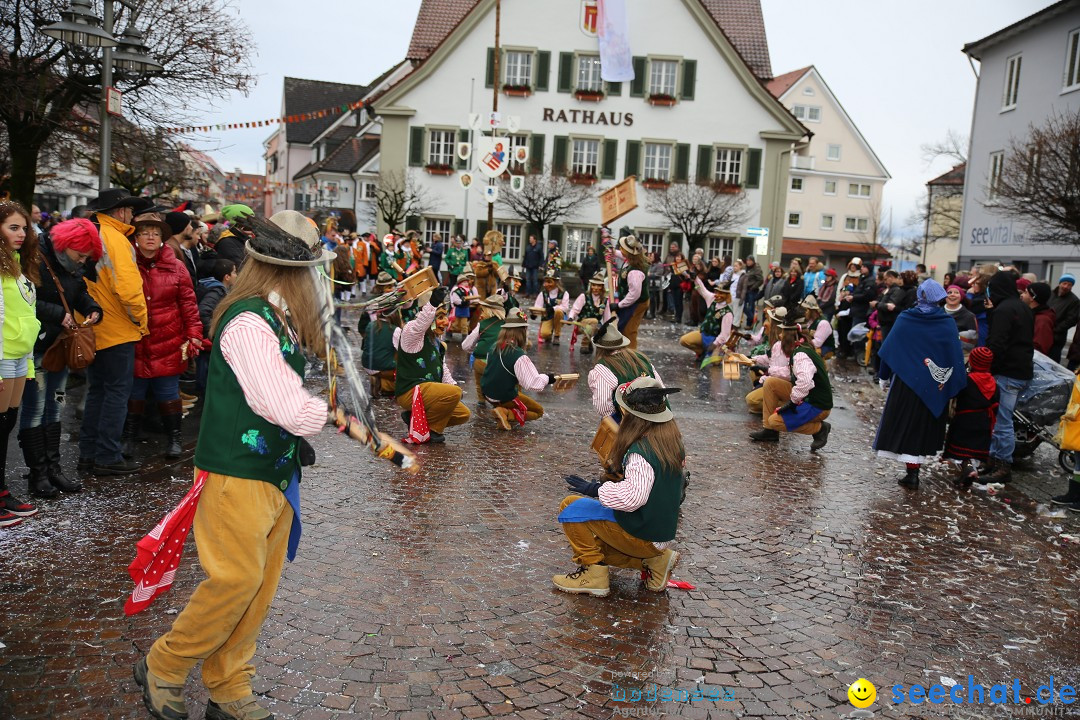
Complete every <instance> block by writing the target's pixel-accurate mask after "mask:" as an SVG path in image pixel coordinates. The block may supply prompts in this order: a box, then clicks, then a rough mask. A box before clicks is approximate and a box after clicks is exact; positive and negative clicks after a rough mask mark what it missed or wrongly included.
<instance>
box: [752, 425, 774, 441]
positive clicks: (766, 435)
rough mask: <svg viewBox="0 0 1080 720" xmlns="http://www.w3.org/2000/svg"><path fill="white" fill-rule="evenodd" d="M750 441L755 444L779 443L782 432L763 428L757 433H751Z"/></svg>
mask: <svg viewBox="0 0 1080 720" xmlns="http://www.w3.org/2000/svg"><path fill="white" fill-rule="evenodd" d="M750 439H751V440H753V441H754V442H779V441H780V432H779V431H777V430H770V429H768V428H762V429H761V430H758V431H757V432H752V433H750Z"/></svg>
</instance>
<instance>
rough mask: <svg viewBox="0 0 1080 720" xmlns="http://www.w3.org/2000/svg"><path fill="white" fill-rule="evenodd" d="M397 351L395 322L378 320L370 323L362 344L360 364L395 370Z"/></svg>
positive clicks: (365, 315)
mask: <svg viewBox="0 0 1080 720" xmlns="http://www.w3.org/2000/svg"><path fill="white" fill-rule="evenodd" d="M364 317H367V313H364ZM395 353H396V351H395V350H394V324H393V323H388V322H383V321H382V320H376V321H375V322H373V323H371V324H370V325H368V327H367V331H366V332H365V333H364V342H363V344H362V345H361V346H360V364H361V365H363V366H364V367H365V368H366V369H368V370H393V369H394V355H395Z"/></svg>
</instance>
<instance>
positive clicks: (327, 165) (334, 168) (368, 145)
mask: <svg viewBox="0 0 1080 720" xmlns="http://www.w3.org/2000/svg"><path fill="white" fill-rule="evenodd" d="M354 130H355V128H354ZM378 151H379V136H378V135H364V136H363V137H354V138H350V139H348V140H346V141H345V142H344V143H342V145H341V146H340V147H339V148H337V149H336V150H334V152H332V153H330V154H329V155H327V156H326V157H324V158H323V159H322V160H320V161H319V162H315V163H308V164H307V165H306V166H304V168H303V169H302V170H301V171H300V172H298V173H296V175H295V176H294V177H297V178H301V177H305V176H307V175H314V174H315V173H317V172H320V171H321V172H336V173H352V172H354V171H356V170H357V169H359V168H360V166H362V165H363V164H364V163H366V162H367V161H368V160H370V159H371V157H372V156H373V155H374V154H375V153H377V152H378Z"/></svg>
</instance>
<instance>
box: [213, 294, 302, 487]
mask: <svg viewBox="0 0 1080 720" xmlns="http://www.w3.org/2000/svg"><path fill="white" fill-rule="evenodd" d="M242 312H252V313H255V314H256V315H258V316H259V317H261V318H262V319H263V320H265V321H266V323H267V324H268V325H269V326H270V329H271V330H273V331H274V334H275V335H277V338H278V345H279V347H280V349H281V355H282V357H283V358H285V362H286V363H288V364H289V367H291V368H292V369H293V371H294V372H296V374H297V375H299V376H300V377H301V378H303V377H304V354H303V353H302V352H301V351H300V348H299V346H298V345H297V344H296V343H295V342H294V341H293V339H292V338H291V337H290V336H289V331H288V328H287V327H286V326H284V325H282V324H281V322H280V321H279V320H278V318H277V316H276V315H275V314H274V311H273V309H272V308H271V307H270V304H269V303H268V302H266V301H265V300H263V299H262V298H260V297H254V298H248V299H246V300H241V301H239V302H237V303H235V304H234V305H233V306H232V307H230V308H229V309H228V310H227V311H226V312H225V314H224V315H223V316H222V317H221V321H220V324H219V327H222V328H224V327H226V326H227V325H228V324H229V322H230V321H232V319H233V318H234V317H236V316H237V315H239V314H240V313H242ZM206 390H207V392H206V400H205V401H204V402H205V403H206V405H205V407H204V408H203V413H202V420H201V421H200V423H199V441H198V444H197V445H196V446H195V467H197V468H199V469H200V470H207V471H209V472H212V473H219V474H221V475H231V476H233V477H241V478H248V479H250V480H262V481H264V482H268V483H270V484H271V485H273V486H275V487H277V488H278V489H280V490H281V491H282V492H284V491H285V489H286V488H288V487H289V481H290V480H292V477H293V475H296V477H297V478H298V479H299V477H300V461H299V458H298V457H297V446H298V445H299V442H300V440H299V438H298V437H297V436H296V435H293V434H291V433H289V432H287V431H286V430H284V429H282V428H281V427H279V426H277V425H274V424H272V423H271V422H269V421H268V420H266V419H264V418H262V417H260V416H259V415H256V414H255V412H254V411H252V409H251V408H250V407H249V406H248V404H247V401H246V400H245V399H244V391H243V390H242V389H241V388H240V382H239V381H238V380H237V379H236V375H235V374H234V373H233V371H232V368H231V367H229V364H228V363H227V362H225V357H224V356H223V355H222V354H221V343H220V340H219V338H215V339H214V346H213V348H212V349H211V350H210V370H209V374H208V376H207V384H206Z"/></svg>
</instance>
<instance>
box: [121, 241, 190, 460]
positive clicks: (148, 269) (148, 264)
mask: <svg viewBox="0 0 1080 720" xmlns="http://www.w3.org/2000/svg"><path fill="white" fill-rule="evenodd" d="M171 234H172V233H171V230H170V228H169V226H168V225H166V224H165V223H163V222H159V221H156V220H147V221H143V222H138V223H135V233H134V238H135V255H136V261H137V263H138V266H139V272H140V273H141V274H142V283H143V294H144V295H145V296H146V310H147V314H148V315H149V323H148V324H149V330H150V332H149V334H147V335H146V336H145V337H143V339H142V340H140V341H139V344H138V345H136V346H135V382H134V384H133V385H132V388H131V397H130V398H128V414H127V421H126V422H125V423H124V440H125V441H126V443H128V444H130V442H131V441H132V440H134V439H135V435H136V433H137V431H138V429H139V427H140V426H141V425H142V415H143V411H144V410H145V408H146V391H147V390H151V391H152V392H153V393H154V397H156V398H157V401H158V412H159V413H160V414H161V422H162V424H163V425H164V426H165V430H166V432H167V433H168V438H169V440H168V443H169V444H168V448H167V449H166V451H165V457H166V458H170V459H173V458H178V457H180V418H181V417H182V415H183V406H182V405H181V403H180V373H182V372H183V371H184V370H185V369H186V368H187V364H188V359H190V358H192V357H194V356H196V355H198V354H199V350H200V349H202V343H203V327H202V323H201V322H200V321H199V305H198V303H197V302H196V300H195V291H194V290H193V289H192V287H191V280H190V276H189V275H188V271H187V268H186V267H184V264H183V263H181V262H180V261H179V260H178V259H177V258H176V255H174V254H173V251H172V249H171V248H169V247H168V246H166V245H165V244H164V243H165V241H166V240H168V239H169V236H170V235H171ZM125 452H127V450H125Z"/></svg>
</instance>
